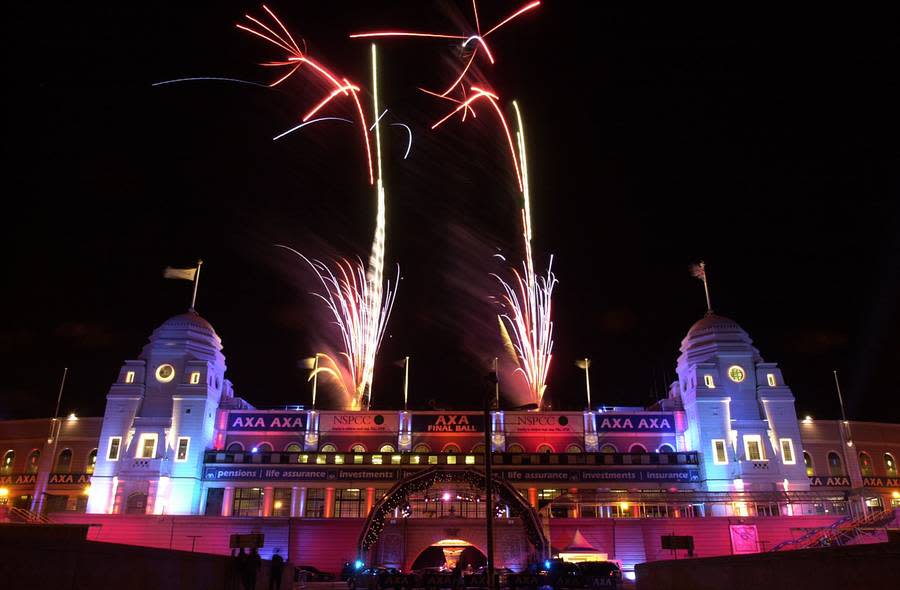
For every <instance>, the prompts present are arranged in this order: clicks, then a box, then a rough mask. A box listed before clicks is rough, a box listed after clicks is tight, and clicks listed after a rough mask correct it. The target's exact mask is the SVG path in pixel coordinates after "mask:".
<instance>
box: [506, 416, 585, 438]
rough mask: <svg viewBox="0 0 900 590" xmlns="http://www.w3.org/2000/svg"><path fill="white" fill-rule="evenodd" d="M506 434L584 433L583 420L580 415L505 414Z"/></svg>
mask: <svg viewBox="0 0 900 590" xmlns="http://www.w3.org/2000/svg"><path fill="white" fill-rule="evenodd" d="M504 422H505V426H506V432H507V433H509V434H530V433H533V434H558V433H573V434H574V433H578V434H580V433H582V432H584V418H583V416H582V415H581V414H548V413H544V412H541V413H537V412H535V413H530V414H507V415H506V416H504Z"/></svg>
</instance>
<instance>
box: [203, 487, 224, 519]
mask: <svg viewBox="0 0 900 590" xmlns="http://www.w3.org/2000/svg"><path fill="white" fill-rule="evenodd" d="M224 500H225V488H209V489H208V490H207V491H206V510H205V511H204V514H205V515H206V516H221V515H222V503H223V502H224Z"/></svg>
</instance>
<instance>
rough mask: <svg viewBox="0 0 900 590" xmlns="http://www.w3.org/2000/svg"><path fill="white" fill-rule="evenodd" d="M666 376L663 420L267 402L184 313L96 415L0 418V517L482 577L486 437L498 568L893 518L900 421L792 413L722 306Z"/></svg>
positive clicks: (732, 544) (866, 535) (208, 548)
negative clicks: (261, 539) (240, 536)
mask: <svg viewBox="0 0 900 590" xmlns="http://www.w3.org/2000/svg"><path fill="white" fill-rule="evenodd" d="M676 369H677V375H678V379H677V381H675V382H674V383H672V385H671V387H670V390H669V393H668V397H667V399H665V400H662V401H660V402H659V403H657V404H656V405H654V406H653V407H651V408H640V407H615V408H605V409H603V410H602V411H595V410H592V411H539V412H536V411H531V412H526V411H502V410H491V411H490V412H486V411H483V410H480V409H473V411H418V410H412V411H398V410H379V411H359V412H350V411H328V410H308V409H303V408H293V409H291V408H287V409H280V410H257V409H256V408H254V406H253V405H252V404H251V403H250V402H249V401H247V400H244V399H242V398H240V397H238V396H237V395H236V394H235V390H234V388H233V386H232V383H231V382H230V381H229V380H228V379H227V377H226V364H225V357H224V356H223V354H222V342H221V340H220V338H219V336H218V335H217V334H216V332H215V331H214V330H213V327H212V326H211V325H210V324H209V323H208V322H207V321H206V320H205V319H203V318H202V317H200V316H199V315H198V314H196V313H195V312H193V311H191V312H188V313H185V314H181V315H177V316H175V317H173V318H170V319H169V320H167V321H166V322H164V323H163V324H162V325H161V326H160V327H159V328H157V329H156V330H155V331H154V332H153V334H152V335H151V336H150V339H149V342H148V343H147V345H146V346H144V348H143V350H142V351H141V353H140V354H139V355H138V356H137V358H136V359H134V360H127V361H125V363H124V364H123V365H122V367H121V369H120V370H119V374H118V377H117V379H116V381H115V383H113V384H112V386H111V387H110V389H109V393H108V394H107V403H106V411H105V414H104V416H103V417H102V418H84V417H75V416H70V417H68V418H61V419H59V420H50V419H42V420H13V421H5V422H0V459H2V464H0V515H2V518H6V519H10V520H27V519H38V520H46V519H49V520H50V521H53V522H61V523H89V524H92V525H98V526H95V527H92V528H91V533H90V538H91V539H96V540H100V541H108V542H119V543H128V544H135V545H146V546H153V547H167V548H174V549H186V550H196V551H202V552H209V553H222V554H227V553H228V552H229V551H230V550H229V545H228V542H229V536H230V535H231V534H235V533H263V534H264V535H265V547H264V548H263V550H262V555H263V557H268V556H269V555H270V554H271V552H272V551H273V550H274V549H276V548H278V549H281V551H282V553H287V555H288V557H289V559H290V560H291V561H292V562H294V563H304V564H310V565H314V566H317V567H319V568H320V569H322V570H325V571H338V570H339V569H340V568H341V566H342V564H343V563H345V562H346V561H348V560H355V559H357V558H360V559H361V560H363V561H365V562H368V563H370V564H378V565H387V566H393V567H399V568H403V569H411V568H417V567H422V566H428V565H435V564H437V563H440V562H444V561H446V563H449V564H451V565H452V564H453V563H454V562H456V561H457V560H464V561H466V562H469V563H473V565H475V566H477V565H479V564H480V563H482V562H483V559H484V557H483V553H484V549H485V543H486V538H485V526H484V522H485V518H486V515H485V504H484V499H485V478H484V471H483V470H484V460H485V456H486V453H485V443H486V441H488V442H489V443H490V447H491V449H490V450H491V454H490V456H491V461H492V467H493V474H494V478H493V479H494V482H495V483H494V486H493V487H494V505H495V507H496V514H495V517H496V521H495V523H496V526H495V544H494V546H495V559H496V562H497V565H498V566H505V567H510V568H512V569H514V570H516V569H519V568H522V567H524V566H525V565H526V564H527V563H528V562H530V561H536V560H543V559H546V558H547V557H550V556H551V555H552V556H555V555H563V556H565V557H567V558H569V559H573V560H578V559H597V558H604V557H605V558H608V559H614V560H618V561H619V562H621V563H622V565H623V566H624V569H625V570H626V573H627V572H629V571H631V570H633V567H634V564H636V563H640V562H643V561H651V560H658V559H668V558H671V557H673V556H679V557H681V556H685V555H687V554H688V553H689V554H691V555H697V556H711V555H724V554H739V553H753V552H760V551H767V550H772V549H779V550H780V549H786V548H794V547H803V546H809V545H811V544H814V543H816V542H820V541H821V539H822V538H823V537H825V536H828V535H831V538H832V539H835V538H837V539H838V541H840V542H865V541H867V540H872V539H879V538H881V536H883V531H879V528H880V527H884V526H887V525H889V524H890V523H891V521H893V523H894V525H896V522H897V520H896V515H897V514H898V509H900V479H898V473H897V458H898V457H900V425H894V424H878V423H862V422H840V421H835V420H813V419H810V418H804V419H798V417H797V414H796V411H795V407H794V396H793V394H792V393H791V389H790V387H789V386H788V384H787V383H785V381H784V378H783V376H782V374H781V371H780V369H779V368H778V365H777V364H776V363H772V362H765V361H764V360H763V358H762V356H761V355H760V353H759V351H758V350H757V349H756V348H755V347H754V346H753V343H752V341H751V339H750V336H749V335H748V334H747V333H746V332H745V331H744V330H743V329H742V328H741V327H740V326H739V325H738V324H737V323H735V322H734V321H732V320H730V319H728V318H725V317H722V316H719V315H715V314H711V313H710V314H707V315H706V316H705V317H703V318H702V319H700V320H699V321H698V322H696V323H695V324H694V325H693V326H692V327H691V328H690V330H689V331H688V333H687V335H686V336H685V338H684V339H683V341H682V344H681V354H680V356H679V357H678V360H677V366H676ZM486 431H487V432H486ZM673 536H674V537H682V538H685V537H690V541H688V542H687V544H688V545H691V546H692V548H691V549H678V548H674V549H673V548H671V546H672V541H671V537H673ZM666 539H670V540H669V541H668V542H667V540H666ZM676 545H678V543H677V542H676ZM681 546H683V547H686V546H687V545H685V544H684V541H682V545H681Z"/></svg>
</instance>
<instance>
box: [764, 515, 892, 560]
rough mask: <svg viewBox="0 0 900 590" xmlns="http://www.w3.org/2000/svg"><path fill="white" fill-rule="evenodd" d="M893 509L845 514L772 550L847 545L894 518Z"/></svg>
mask: <svg viewBox="0 0 900 590" xmlns="http://www.w3.org/2000/svg"><path fill="white" fill-rule="evenodd" d="M893 518H894V513H893V511H884V512H870V513H869V514H866V515H863V516H860V517H858V518H853V517H852V516H845V517H844V518H841V519H840V520H838V521H836V522H834V523H833V524H831V525H830V526H827V527H822V528H818V529H812V530H811V531H808V532H807V533H806V534H804V535H802V536H800V537H798V538H796V539H791V540H789V541H783V542H781V543H779V544H777V545H775V546H774V547H772V549H771V550H770V551H780V550H782V549H787V548H790V549H812V548H814V547H835V546H839V545H846V544H847V543H849V542H850V541H851V540H852V539H855V538H856V537H858V536H859V535H860V534H862V533H863V532H865V529H869V528H873V527H879V526H882V525H884V524H887V523H888V522H889V521H891V520H893Z"/></svg>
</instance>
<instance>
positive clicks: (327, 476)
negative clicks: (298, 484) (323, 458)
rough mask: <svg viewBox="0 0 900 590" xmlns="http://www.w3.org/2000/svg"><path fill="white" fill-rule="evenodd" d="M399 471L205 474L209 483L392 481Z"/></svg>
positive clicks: (211, 468) (213, 469) (267, 469)
mask: <svg viewBox="0 0 900 590" xmlns="http://www.w3.org/2000/svg"><path fill="white" fill-rule="evenodd" d="M399 475H400V474H399V473H398V470H397V469H315V468H309V467H295V466H292V465H283V466H282V465H265V466H262V465H260V466H222V467H220V466H215V465H207V466H206V467H205V468H204V470H203V479H204V480H206V481H294V480H296V481H341V480H344V481H393V480H396V479H398V477H399Z"/></svg>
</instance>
